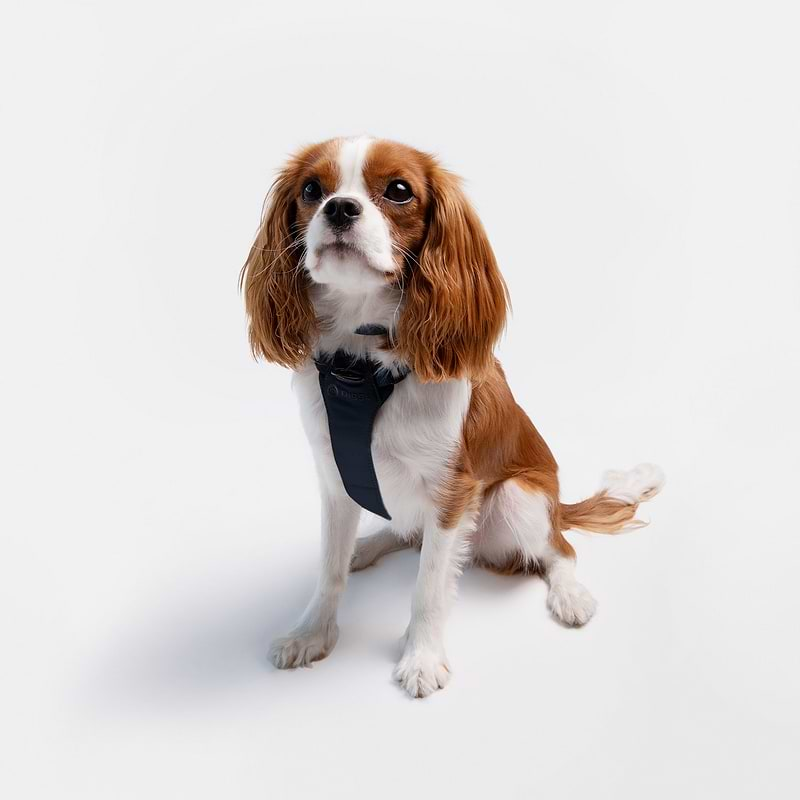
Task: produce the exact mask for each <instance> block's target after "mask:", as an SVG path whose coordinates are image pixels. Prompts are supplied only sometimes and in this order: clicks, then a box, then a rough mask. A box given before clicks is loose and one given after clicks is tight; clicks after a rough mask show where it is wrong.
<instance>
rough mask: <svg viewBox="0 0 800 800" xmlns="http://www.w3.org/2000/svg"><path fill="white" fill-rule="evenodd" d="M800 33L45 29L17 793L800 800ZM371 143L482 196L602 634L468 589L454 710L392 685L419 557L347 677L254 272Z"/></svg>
mask: <svg viewBox="0 0 800 800" xmlns="http://www.w3.org/2000/svg"><path fill="white" fill-rule="evenodd" d="M799 26H800V15H798V12H797V5H796V4H794V3H791V2H786V3H777V2H752V3H741V2H703V0H700V1H695V2H664V3H660V2H659V3H656V2H647V3H642V2H603V3H595V2H568V3H542V2H534V3H526V4H521V3H509V2H499V1H498V0H495V1H494V2H491V3H474V2H458V3H456V2H448V3H443V2H416V0H404V1H403V2H399V0H398V2H394V3H379V2H362V1H361V0H350V2H348V3H332V2H329V1H328V2H317V0H305V2H302V3H300V2H298V3H289V2H285V3H273V2H263V0H262V2H252V3H249V2H227V3H203V2H191V3H189V2H186V3H180V2H157V3H154V2H137V3H122V2H28V3H25V4H24V5H23V4H15V6H14V8H11V7H10V4H9V5H8V6H5V10H4V12H3V20H2V25H0V31H1V32H0V37H2V41H0V61H1V62H2V64H1V65H0V66H2V78H0V80H1V81H2V109H3V125H2V132H0V137H2V148H0V159H2V209H0V211H1V212H2V286H3V290H2V293H1V294H0V337H1V341H2V353H3V356H2V375H0V382H2V387H3V388H2V395H0V403H2V407H3V408H2V415H0V426H2V476H1V477H2V483H1V484H0V485H1V486H2V490H1V492H2V506H1V508H0V514H1V515H2V554H1V555H0V608H1V609H2V611H0V616H2V636H1V637H0V649H1V650H2V655H1V660H0V665H1V666H0V674H2V680H1V681H0V709H2V711H1V712H0V735H1V736H2V739H3V741H2V743H0V750H1V751H2V753H3V757H2V761H3V766H2V770H1V771H0V791H2V794H3V796H4V797H8V798H51V797H59V798H62V797H70V798H71V797H80V798H104V799H106V798H115V799H116V798H137V799H140V798H182V797H187V798H189V797H191V798H220V797H231V798H264V797H267V798H278V797H283V796H289V797H301V798H305V797H331V798H339V797H342V798H345V797H346V798H360V797H364V798H367V797H378V798H406V797H410V796H413V797H419V798H427V797H465V798H469V797H520V798H533V797H550V798H583V797H592V798H617V799H619V798H640V797H647V798H675V797H680V798H717V797H719V798H739V797H741V798H745V797H755V796H758V797H769V798H789V797H796V796H797V795H798V791H800V786H798V778H797V767H796V756H797V720H798V711H799V710H800V688H798V674H799V673H800V669H799V668H800V664H799V663H798V661H799V660H800V658H799V656H798V621H797V619H798V612H799V611H800V607H799V606H800V603H798V592H799V591H800V589H798V582H797V580H798V579H797V576H798V556H799V555H800V535H799V534H800V531H798V520H797V513H796V505H797V503H796V499H797V493H798V484H799V482H800V455H799V454H800V441H799V439H800V437H799V436H798V408H800V373H798V365H799V363H800V360H799V357H800V337H799V334H800V322H799V321H798V320H799V319H800V317H798V311H800V269H799V267H800V236H799V235H798V221H799V220H800V188H799V187H800V182H799V179H800V94H799V93H798V79H800V48H798V46H797V42H798V32H799ZM358 133H371V134H374V135H379V136H385V137H389V138H395V139H399V140H402V141H406V142H408V143H410V144H414V145H416V146H418V147H421V148H424V149H428V150H431V151H434V152H438V153H439V154H441V156H442V157H443V159H444V161H445V163H446V164H447V165H448V166H450V167H451V168H452V169H454V170H455V171H457V172H459V173H461V174H463V175H464V176H465V177H466V178H467V186H468V190H469V193H470V195H471V197H472V198H473V200H474V202H475V204H476V206H477V208H478V210H479V212H480V214H481V216H482V218H483V220H484V222H485V225H486V227H487V229H488V231H489V234H490V237H491V240H492V242H493V244H494V247H495V249H496V252H497V255H498V257H499V261H500V263H501V266H502V269H503V271H504V273H505V276H506V278H507V280H508V283H509V286H510V289H511V294H512V298H513V304H514V316H513V318H512V320H511V323H510V325H509V328H508V331H507V334H506V336H505V338H504V339H503V342H502V344H501V347H500V356H501V359H502V361H503V363H504V365H505V367H506V370H507V372H508V374H509V378H510V382H511V385H512V388H513V389H514V391H515V393H516V396H517V399H518V400H519V402H520V403H521V404H522V405H523V406H524V407H525V408H526V409H527V410H528V412H529V413H530V415H531V416H532V418H533V420H534V421H535V423H536V424H537V426H538V427H539V429H540V430H541V431H542V433H543V434H544V436H545V438H546V439H547V440H548V442H549V443H550V445H551V447H552V449H553V450H554V452H555V454H556V457H557V459H558V460H559V463H560V464H561V470H562V482H563V489H564V497H565V499H566V500H569V501H574V500H576V499H578V498H581V497H584V496H586V495H588V494H589V493H591V492H592V491H593V490H594V489H595V487H596V486H597V482H598V480H599V476H600V473H601V472H602V471H603V470H604V469H606V468H609V467H623V468H624V467H629V466H632V465H633V464H635V463H637V462H638V461H642V460H652V461H655V462H657V463H659V464H661V465H662V466H663V468H664V469H665V471H666V473H667V476H668V484H667V487H666V489H665V491H664V493H663V495H661V496H660V497H659V498H657V499H656V500H655V501H654V502H653V503H651V504H649V505H648V506H646V507H644V508H643V514H644V516H646V517H648V518H650V519H651V520H652V524H651V525H650V527H649V528H647V529H644V530H642V531H639V532H637V533H635V534H632V535H629V536H624V537H619V538H616V539H610V538H608V537H590V536H580V535H576V534H571V536H570V538H571V540H572V541H573V543H574V544H575V545H576V547H577V549H578V554H579V575H580V577H581V579H582V580H583V581H584V582H585V583H586V584H587V585H588V587H589V588H590V589H591V590H592V591H593V593H594V594H595V595H596V597H597V598H598V600H599V602H600V607H599V612H598V614H597V616H596V618H595V619H594V620H593V621H592V622H591V623H590V624H589V626H588V627H587V628H586V629H584V630H580V631H574V630H566V629H564V628H561V627H559V626H557V625H556V624H555V623H554V622H552V621H551V620H550V619H549V618H548V615H547V613H546V610H545V604H544V598H545V586H544V585H543V584H542V582H541V581H539V580H537V579H533V578H501V577H498V576H495V575H492V574H488V573H485V572H480V571H471V572H469V573H467V574H466V575H465V576H464V578H463V580H462V582H461V590H460V597H459V600H458V602H457V604H456V606H455V609H454V613H453V615H452V618H451V623H450V626H449V630H448V636H447V643H448V651H449V655H450V659H451V661H452V663H453V666H454V670H455V672H454V677H453V680H452V682H451V685H450V686H449V687H448V688H447V690H446V691H445V692H442V693H439V694H438V695H436V696H434V697H432V698H430V699H428V700H425V701H422V702H412V701H411V700H409V699H408V698H407V697H406V696H405V695H404V694H403V693H402V692H401V691H400V690H399V689H398V688H397V687H396V686H395V685H393V684H392V682H391V669H392V664H393V661H394V659H395V657H396V655H397V650H396V641H397V638H398V637H399V635H400V634H401V633H402V631H403V629H404V627H405V624H406V621H407V614H408V611H409V603H410V593H411V588H412V585H413V581H414V577H415V569H416V562H417V556H416V554H414V553H408V552H407V553H402V554H397V555H394V556H391V557H389V558H387V559H386V560H385V561H384V562H382V563H381V564H380V565H379V566H377V567H376V568H375V569H373V570H372V571H369V572H367V573H362V574H359V575H357V576H355V577H354V578H353V580H352V581H351V584H350V586H349V588H348V592H347V596H346V599H345V601H344V605H343V608H342V613H341V619H340V624H341V629H342V634H341V638H340V641H339V644H338V647H337V649H336V651H335V652H334V654H333V655H332V656H331V657H330V658H329V659H328V660H327V661H325V662H323V663H321V664H319V665H317V666H315V667H314V668H313V669H312V670H304V671H299V672H293V673H279V672H277V671H276V670H274V669H272V668H271V667H270V666H269V665H268V664H267V662H266V658H265V655H266V649H267V643H268V641H269V639H270V638H271V637H272V636H274V635H277V634H281V633H284V632H285V630H286V629H287V628H288V626H289V625H290V624H291V622H292V621H293V619H294V618H295V617H296V616H297V614H298V613H299V612H300V611H301V609H302V607H303V605H304V603H305V601H306V599H307V597H308V595H309V593H310V591H311V588H312V586H313V581H314V576H315V572H316V553H317V547H318V522H317V517H318V501H317V496H316V490H315V485H314V479H313V470H312V464H311V457H310V453H309V451H308V449H307V447H306V444H305V440H304V438H303V434H302V431H301V428H300V425H299V421H298V416H297V412H296V408H295V404H294V399H293V397H292V394H291V391H290V387H289V375H288V373H286V372H285V371H282V370H280V369H278V368H276V367H272V366H265V365H259V364H256V363H255V362H253V361H252V359H251V358H250V355H249V352H248V349H247V344H246V334H245V320H244V315H243V311H242V307H241V300H240V297H239V296H238V294H237V288H236V282H237V276H238V270H239V268H240V266H241V264H242V262H243V260H244V257H245V255H246V253H247V249H248V246H249V244H250V242H251V240H252V237H253V235H254V233H255V230H256V226H257V223H258V218H259V213H260V207H261V202H262V200H263V197H264V194H265V192H266V190H267V187H268V185H269V183H270V181H271V178H272V175H273V173H274V171H275V170H276V169H277V168H278V167H279V165H280V164H281V162H282V161H283V159H284V158H285V156H286V154H287V153H288V152H289V151H291V150H293V149H294V148H295V147H297V146H298V145H300V144H302V143H306V142H310V141H315V140H318V139H322V138H325V137H329V136H332V135H347V134H358Z"/></svg>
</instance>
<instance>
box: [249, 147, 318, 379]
mask: <svg viewBox="0 0 800 800" xmlns="http://www.w3.org/2000/svg"><path fill="white" fill-rule="evenodd" d="M297 166H298V159H293V161H291V162H290V163H289V165H287V167H286V168H285V169H284V170H283V171H282V172H281V173H280V175H278V177H277V179H276V180H275V183H273V185H272V188H271V189H270V191H269V194H268V195H267V199H266V201H265V204H264V214H263V219H262V222H261V228H260V229H259V231H258V235H257V236H256V240H255V243H254V244H253V246H252V248H250V255H249V256H248V257H247V261H246V262H245V265H244V267H242V272H241V275H240V277H239V287H240V288H242V287H244V297H245V308H246V309H247V314H248V316H249V317H250V347H251V348H252V350H253V355H254V356H255V357H256V358H258V357H260V356H261V357H263V358H265V359H266V360H267V361H274V362H275V363H276V364H281V365H282V366H285V367H292V368H296V367H299V366H300V365H301V364H302V363H303V362H304V361H305V360H306V359H307V358H308V356H309V355H310V353H311V339H312V336H313V333H314V330H315V328H316V318H315V315H314V309H313V307H312V305H311V300H310V299H309V296H308V277H307V275H306V272H305V270H304V269H303V267H302V265H301V264H300V253H299V252H298V251H299V250H300V249H301V247H302V242H301V240H300V238H299V236H298V234H297V231H296V230H295V210H296V209H295V192H296V190H297V186H296V170H297Z"/></svg>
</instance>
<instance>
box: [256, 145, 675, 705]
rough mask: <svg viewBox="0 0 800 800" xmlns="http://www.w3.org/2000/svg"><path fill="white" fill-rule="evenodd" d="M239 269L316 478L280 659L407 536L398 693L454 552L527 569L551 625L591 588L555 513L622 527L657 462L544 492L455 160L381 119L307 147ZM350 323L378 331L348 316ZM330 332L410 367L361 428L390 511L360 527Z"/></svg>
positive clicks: (494, 285)
mask: <svg viewBox="0 0 800 800" xmlns="http://www.w3.org/2000/svg"><path fill="white" fill-rule="evenodd" d="M242 281H243V285H244V292H245V298H246V307H247V312H248V314H249V317H250V341H251V344H252V348H253V352H254V353H255V355H256V356H257V357H263V358H265V359H267V360H268V361H273V362H275V363H278V364H282V365H284V366H286V367H289V368H291V369H292V370H294V371H295V376H294V381H293V383H294V387H295V389H296V392H297V395H298V397H299V401H300V410H301V414H302V419H303V424H304V427H305V430H306V434H307V436H308V439H309V441H310V443H311V447H312V449H313V453H314V459H315V462H316V467H317V472H318V475H319V485H320V491H321V495H322V534H323V547H322V567H321V574H320V576H319V582H318V585H317V588H316V591H315V592H314V595H313V597H312V599H311V601H310V603H309V605H308V607H307V608H306V610H305V612H304V613H303V615H302V616H301V618H300V620H299V622H298V624H297V625H296V627H295V628H294V629H293V630H292V631H291V632H290V633H289V634H288V635H287V636H286V637H284V638H281V639H278V640H276V641H275V642H273V644H272V647H271V653H270V656H271V659H272V661H273V663H274V664H275V665H276V666H277V667H280V668H282V669H283V668H291V667H300V666H307V665H309V664H311V663H312V662H313V661H317V660H319V659H321V658H325V656H327V655H328V654H329V653H330V652H331V650H332V649H333V647H334V645H335V644H336V640H337V636H338V627H337V624H336V614H337V607H338V604H339V599H340V597H341V594H342V591H343V590H344V588H345V584H346V582H347V575H348V572H349V571H350V570H351V569H353V570H357V569H363V568H364V567H367V566H370V565H371V564H373V563H374V562H375V561H376V560H377V559H378V558H380V556H382V555H384V554H385V553H389V552H391V551H394V550H399V549H401V548H404V547H408V546H410V545H414V544H416V545H421V556H420V566H419V576H418V578H417V584H416V588H415V590H414V595H413V601H412V608H411V621H410V623H409V625H408V629H407V630H406V634H405V639H404V645H403V654H402V657H401V658H400V661H399V663H398V664H397V667H396V669H395V672H394V676H395V678H396V679H397V680H398V681H399V682H400V683H401V684H402V686H403V688H404V689H405V690H406V691H407V692H408V693H409V694H410V695H412V696H414V697H424V696H426V695H428V694H430V693H431V692H434V691H435V690H436V689H440V688H442V687H443V686H444V685H445V684H446V683H447V681H448V678H449V675H450V667H449V665H448V662H447V658H446V656H445V651H444V646H443V630H444V624H445V617H446V615H447V610H448V606H449V602H450V599H451V597H452V596H453V594H454V591H455V584H456V579H457V576H458V574H459V571H460V569H461V567H462V566H463V564H464V563H465V561H466V560H471V561H472V562H474V563H477V564H482V565H485V566H488V567H490V568H493V569H496V570H500V571H503V572H518V571H534V570H536V571H539V572H540V573H542V574H543V575H544V577H545V578H546V580H547V582H548V585H549V590H548V595H547V604H548V607H549V608H550V610H551V612H552V613H553V615H554V616H555V617H556V618H557V619H558V620H560V621H561V622H562V623H564V624H566V625H583V624H584V623H586V622H588V620H589V619H590V618H591V616H592V614H593V613H594V611H595V605H596V604H595V601H594V599H593V598H592V596H591V595H590V594H589V592H588V591H587V590H586V588H585V587H583V586H582V585H581V584H580V583H578V581H577V580H576V579H575V551H574V550H573V548H572V546H571V545H570V544H569V542H567V540H566V539H565V538H564V536H563V531H565V530H567V529H569V528H581V529H583V530H586V531H595V532H599V533H615V532H617V531H620V530H623V529H628V528H631V527H636V526H637V525H638V524H641V523H638V522H637V520H635V519H634V515H635V513H636V509H637V506H638V504H639V503H640V502H642V501H643V500H647V499H649V498H651V497H653V496H654V495H655V494H656V493H657V492H658V491H659V489H660V488H661V485H662V483H663V477H662V474H661V472H660V470H659V469H658V468H657V467H655V466H652V465H646V464H645V465H640V466H638V467H636V468H635V469H633V470H631V471H629V472H615V473H608V474H607V475H606V477H605V482H604V484H603V487H602V488H601V489H600V491H598V492H597V493H596V494H595V495H593V496H592V497H590V498H589V499H587V500H583V501H582V502H580V503H575V504H573V505H570V504H565V503H561V502H560V499H559V487H558V467H557V465H556V462H555V459H554V458H553V455H552V454H551V452H550V450H549V448H548V447H547V445H546V444H545V442H544V440H543V439H542V437H541V436H540V435H539V433H538V432H537V430H536V428H535V427H534V426H533V424H532V423H531V421H530V420H529V419H528V417H527V416H526V415H525V412H524V411H523V410H522V409H521V408H520V407H519V406H518V405H517V404H516V403H515V402H514V398H513V396H512V394H511V391H510V390H509V387H508V384H507V383H506V379H505V376H504V374H503V370H502V369H501V367H500V364H499V363H498V362H497V360H496V359H495V358H494V356H493V353H492V351H493V347H494V344H495V342H496V340H497V338H498V336H499V334H500V333H501V331H502V329H503V326H504V324H505V318H506V310H507V301H508V297H507V292H506V287H505V284H504V282H503V278H502V277H501V275H500V272H499V270H498V268H497V263H496V261H495V258H494V254H493V253H492V248H491V246H490V245H489V241H488V239H487V237H486V233H485V231H484V229H483V226H482V225H481V222H480V220H479V219H478V217H477V215H476V214H475V212H474V210H473V209H472V207H471V206H470V204H469V202H468V200H467V198H466V197H465V195H464V193H463V191H462V189H461V187H460V185H459V181H458V179H457V178H456V177H455V176H454V175H453V174H451V173H450V172H448V171H446V170H445V169H443V168H442V167H441V166H440V164H439V163H438V162H437V160H436V159H435V158H433V157H432V156H430V155H427V154H425V153H422V152H419V151H417V150H414V149H412V148H410V147H406V146H404V145H401V144H396V143H394V142H390V141H385V140H381V139H369V138H356V139H334V140H330V141H326V142H322V143H321V144H317V145H313V146H311V147H306V148H305V149H303V150H301V151H300V152H299V153H297V155H295V156H294V157H293V158H291V159H290V161H289V163H288V164H287V165H286V166H285V167H284V169H283V170H282V171H281V173H280V174H279V176H278V178H277V179H276V181H275V183H274V185H273V187H272V189H271V191H270V194H269V197H268V199H267V204H266V210H265V213H264V218H263V222H262V225H261V229H260V231H259V233H258V236H257V239H256V242H255V244H254V245H253V247H252V249H251V251H250V255H249V257H248V259H247V263H246V264H245V266H244V269H243V270H242ZM362 325H373V326H375V325H379V326H382V327H383V328H385V329H386V330H387V331H388V334H379V335H366V336H365V335H362V334H356V333H355V331H356V329H357V328H358V327H359V326H362ZM339 350H343V351H345V352H347V353H350V354H352V355H353V356H354V357H361V358H369V359H372V360H373V361H375V362H376V364H379V365H382V366H383V367H385V368H386V369H388V370H390V371H393V372H395V373H397V372H398V371H401V370H402V371H405V370H410V374H409V375H408V376H407V377H406V378H405V380H403V381H402V382H401V383H399V384H398V385H397V386H396V387H395V390H394V393H393V395H392V396H391V398H390V399H389V400H388V402H387V403H386V404H385V405H384V406H383V408H382V409H381V411H380V413H379V414H378V417H377V420H376V422H375V427H374V431H373V437H372V456H373V461H374V465H375V472H376V475H377V477H378V480H379V483H380V491H381V494H382V497H383V500H384V503H385V506H386V509H387V510H388V512H389V513H390V515H391V527H390V528H389V529H388V530H386V531H384V532H381V533H377V534H375V535H373V536H368V537H366V538H364V539H360V540H358V541H356V528H357V525H358V521H359V516H360V508H359V506H358V505H357V504H356V503H355V502H354V501H353V500H351V499H350V498H349V497H348V496H347V494H346V493H345V491H344V487H343V483H342V479H341V478H340V475H339V472H338V470H337V467H336V463H335V461H334V458H333V453H332V447H331V438H330V434H329V428H328V420H327V417H326V412H325V407H324V404H323V398H322V396H321V393H320V385H319V380H318V374H317V369H316V368H315V365H314V363H313V358H314V357H315V356H319V355H324V354H331V353H334V352H336V351H339Z"/></svg>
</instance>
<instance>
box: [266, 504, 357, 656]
mask: <svg viewBox="0 0 800 800" xmlns="http://www.w3.org/2000/svg"><path fill="white" fill-rule="evenodd" d="M360 511H361V510H360V508H359V507H358V505H356V503H354V502H353V501H352V500H351V499H350V498H349V497H347V495H344V494H337V495H331V494H328V493H327V492H323V495H322V565H321V568H320V574H319V579H318V580H317V588H316V589H315V591H314V595H313V596H312V598H311V601H310V602H309V604H308V607H307V608H306V610H305V611H304V612H303V616H302V617H301V618H300V621H299V622H298V623H297V625H296V626H295V627H294V629H293V630H292V631H291V633H289V634H288V635H287V636H285V637H282V638H280V639H276V640H275V641H274V642H273V643H272V645H271V647H270V660H271V661H272V663H273V664H275V666H276V667H278V668H279V669H292V668H294V667H306V666H309V665H310V664H311V663H312V662H313V661H319V660H320V659H323V658H325V656H327V655H328V654H329V653H330V652H331V650H333V648H334V645H335V644H336V640H337V639H338V638H339V627H338V625H337V624H336V612H337V609H338V607H339V598H340V597H341V595H342V592H343V591H344V588H345V585H346V584H347V574H348V572H349V570H350V560H351V558H352V557H353V549H354V547H355V539H356V528H357V527H358V518H359V514H360Z"/></svg>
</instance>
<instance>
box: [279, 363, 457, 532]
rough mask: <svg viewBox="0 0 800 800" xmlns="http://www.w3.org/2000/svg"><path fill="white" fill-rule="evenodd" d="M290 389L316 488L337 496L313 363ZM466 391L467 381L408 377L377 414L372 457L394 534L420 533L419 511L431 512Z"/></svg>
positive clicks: (453, 451) (452, 451) (451, 455)
mask: <svg viewBox="0 0 800 800" xmlns="http://www.w3.org/2000/svg"><path fill="white" fill-rule="evenodd" d="M293 386H294V389H295V391H296V393H297V396H298V400H299V402H300V411H301V416H302V419H303V426H304V428H305V431H306V435H307V436H308V440H309V442H310V444H311V448H312V450H313V452H314V460H315V462H316V465H317V471H318V473H319V479H320V483H321V485H322V487H323V489H324V490H326V491H328V492H334V493H341V492H343V491H344V487H343V485H342V481H341V477H340V476H339V471H338V469H337V467H336V463H335V461H334V458H333V450H332V449H331V440H330V435H329V432H328V419H327V416H326V413H325V406H324V403H323V400H322V395H321V393H320V389H319V378H318V373H317V369H316V367H315V366H314V364H313V363H311V362H309V363H308V364H306V365H305V366H304V367H303V369H301V370H300V371H298V372H297V373H296V375H295V378H294V381H293ZM470 392H471V389H470V385H469V382H468V381H447V382H445V383H435V384H434V383H427V384H422V383H420V382H419V381H418V380H417V378H416V376H415V375H414V374H413V373H412V374H411V375H409V376H408V377H407V378H406V379H405V380H403V381H401V382H400V383H399V384H397V385H396V386H395V389H394V392H393V393H392V395H391V397H389V399H388V400H387V401H386V403H384V405H383V406H382V407H381V409H380V411H379V412H378V417H377V419H376V421H375V428H374V430H373V435H372V458H373V462H374V464H375V472H376V474H377V476H378V483H379V484H380V489H381V495H382V497H383V502H384V504H385V506H386V509H387V511H388V512H389V514H390V515H391V517H392V522H391V526H392V528H393V529H394V530H395V531H397V532H398V533H401V534H410V533H412V532H413V531H414V530H416V529H418V528H420V527H421V525H422V519H423V515H424V513H425V511H427V510H429V509H431V507H432V504H433V499H434V497H435V493H436V491H437V489H438V488H439V486H440V485H441V482H442V479H443V478H444V476H445V474H446V471H447V468H448V465H450V464H451V463H452V461H453V459H454V457H455V455H456V453H457V450H458V447H459V445H460V442H461V429H462V425H463V422H464V416H465V415H466V413H467V409H468V407H469V401H470Z"/></svg>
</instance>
